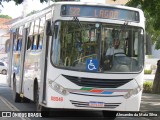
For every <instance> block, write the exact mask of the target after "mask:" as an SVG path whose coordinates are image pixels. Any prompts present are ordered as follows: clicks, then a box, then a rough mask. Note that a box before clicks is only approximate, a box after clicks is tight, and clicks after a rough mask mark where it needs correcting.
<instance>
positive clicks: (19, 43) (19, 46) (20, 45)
mask: <svg viewBox="0 0 160 120" xmlns="http://www.w3.org/2000/svg"><path fill="white" fill-rule="evenodd" d="M21 47H22V39H19V40H18V42H17V51H21Z"/></svg>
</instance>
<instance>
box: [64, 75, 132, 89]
mask: <svg viewBox="0 0 160 120" xmlns="http://www.w3.org/2000/svg"><path fill="white" fill-rule="evenodd" d="M63 76H64V77H65V78H66V79H68V80H69V81H71V82H73V83H75V84H76V85H78V86H83V87H96V88H117V87H120V86H122V85H124V84H126V83H128V82H130V81H131V80H133V79H95V78H80V77H73V76H67V75H63Z"/></svg>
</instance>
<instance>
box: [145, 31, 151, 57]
mask: <svg viewBox="0 0 160 120" xmlns="http://www.w3.org/2000/svg"><path fill="white" fill-rule="evenodd" d="M145 37H146V55H151V54H152V38H151V36H150V35H148V34H146V36H145Z"/></svg>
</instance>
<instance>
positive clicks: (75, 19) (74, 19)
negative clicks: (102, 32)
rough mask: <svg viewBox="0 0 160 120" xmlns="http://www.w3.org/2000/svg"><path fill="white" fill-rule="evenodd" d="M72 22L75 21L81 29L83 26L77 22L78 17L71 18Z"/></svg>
mask: <svg viewBox="0 0 160 120" xmlns="http://www.w3.org/2000/svg"><path fill="white" fill-rule="evenodd" d="M73 21H75V22H76V23H77V24H78V25H79V27H80V28H82V29H83V26H82V24H81V22H80V21H79V19H78V17H73ZM83 30H84V29H83Z"/></svg>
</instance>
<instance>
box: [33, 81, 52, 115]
mask: <svg viewBox="0 0 160 120" xmlns="http://www.w3.org/2000/svg"><path fill="white" fill-rule="evenodd" d="M34 102H35V103H36V110H37V111H39V112H41V115H42V117H48V116H49V113H50V112H49V111H50V109H49V108H46V107H44V106H42V105H40V104H39V88H38V84H35V85H34Z"/></svg>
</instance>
